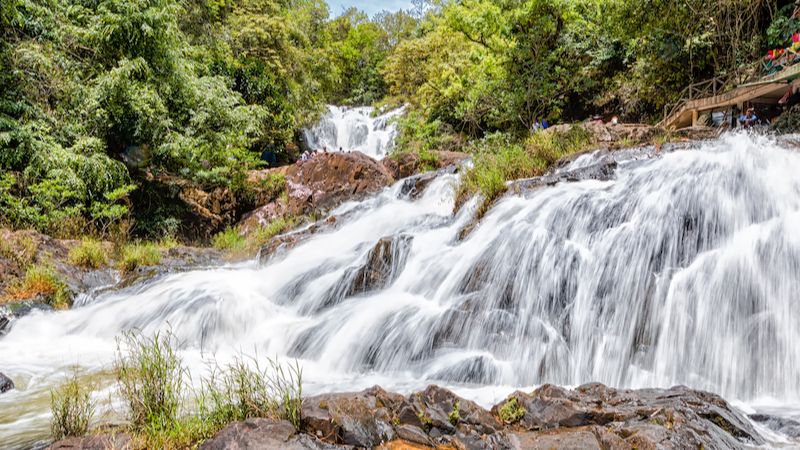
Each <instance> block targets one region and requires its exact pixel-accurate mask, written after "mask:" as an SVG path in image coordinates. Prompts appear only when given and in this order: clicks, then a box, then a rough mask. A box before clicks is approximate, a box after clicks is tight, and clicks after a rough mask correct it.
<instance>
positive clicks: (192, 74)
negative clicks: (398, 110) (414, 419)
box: [0, 0, 797, 235]
mask: <svg viewBox="0 0 800 450" xmlns="http://www.w3.org/2000/svg"><path fill="white" fill-rule="evenodd" d="M413 3H414V4H415V7H414V8H413V9H412V10H409V11H400V12H395V13H382V14H378V15H376V16H374V17H371V18H370V17H368V16H367V15H366V14H364V13H362V12H359V11H357V10H355V9H350V10H347V11H344V12H343V13H342V14H341V15H339V16H338V17H333V18H332V17H331V16H330V14H329V11H328V7H327V5H326V3H325V2H324V1H322V0H4V1H3V2H2V3H0V26H1V27H2V29H0V224H2V225H6V226H12V227H20V228H21V227H35V228H37V229H39V230H42V231H45V232H49V233H53V234H61V235H75V234H81V233H82V232H85V231H87V230H90V231H93V232H95V233H97V234H106V233H109V232H111V231H112V230H114V229H116V228H120V227H119V224H120V223H124V222H125V219H126V218H128V217H129V216H130V214H131V212H132V211H133V212H134V213H135V212H137V211H138V212H139V215H138V216H136V218H137V220H138V221H139V224H140V225H142V224H147V227H149V228H151V229H155V228H158V229H163V230H166V229H174V228H175V227H168V226H165V225H164V223H169V220H172V221H173V222H174V221H177V220H178V219H177V218H176V216H177V213H175V212H172V211H170V210H169V209H168V208H161V207H160V206H159V207H158V208H153V207H152V204H153V201H154V199H155V198H156V197H157V194H153V192H152V191H150V190H148V189H146V186H145V185H146V184H147V183H148V181H147V180H150V179H152V178H153V177H154V176H156V177H157V176H158V174H160V173H168V174H171V175H176V176H178V177H181V178H184V179H189V180H192V181H194V182H196V183H199V184H201V185H203V186H207V187H214V186H227V187H230V188H233V189H234V190H237V189H239V190H241V189H242V188H243V186H242V183H243V180H244V176H243V173H244V171H245V170H246V169H249V168H253V167H256V166H258V165H259V164H260V161H259V159H260V156H261V155H262V154H265V153H267V154H269V153H271V154H272V155H273V156H272V157H271V160H273V161H274V160H275V159H276V157H277V160H278V161H281V162H289V161H291V160H292V158H293V157H294V153H295V148H296V139H297V136H298V131H299V130H300V129H301V128H302V127H303V126H305V125H307V124H309V123H310V122H311V121H313V120H314V119H315V118H316V117H317V116H318V114H319V113H320V112H321V111H322V110H323V105H324V104H325V103H338V104H400V103H407V104H409V105H410V114H409V115H408V117H407V118H406V119H405V120H404V121H403V124H402V128H403V130H404V131H405V132H404V137H402V138H401V141H400V143H401V146H400V147H401V148H415V149H419V150H421V151H423V152H429V151H431V150H435V149H437V148H443V147H444V148H452V147H453V146H457V147H458V146H461V147H463V145H464V144H465V143H467V142H471V141H479V140H480V139H482V138H484V137H485V136H487V135H490V134H493V133H498V132H500V133H505V134H508V135H509V136H518V137H519V136H523V134H524V133H525V132H526V131H527V130H528V129H529V128H530V126H531V125H532V124H533V123H534V122H536V121H538V120H540V119H541V118H547V119H549V120H550V121H551V122H554V121H572V120H578V119H583V118H585V117H586V116H588V115H592V114H598V113H609V114H612V113H613V114H617V115H619V116H621V117H623V118H627V119H632V120H641V121H656V120H657V119H658V118H659V117H660V114H661V111H662V108H663V107H664V106H665V105H666V104H668V103H670V102H671V101H674V100H675V99H676V98H677V96H678V95H679V93H680V91H681V90H682V89H683V88H684V87H685V86H686V85H687V84H688V83H691V82H692V81H699V80H703V79H706V78H708V77H711V76H713V75H715V74H721V73H733V72H738V71H741V70H744V69H747V68H748V67H749V66H748V65H747V64H748V63H750V62H752V61H755V60H756V59H757V58H758V57H759V55H760V54H761V52H763V51H764V50H765V48H766V45H778V44H780V43H782V42H785V41H786V39H787V38H788V36H789V35H791V32H792V31H793V29H794V27H795V26H796V22H797V20H796V19H793V18H791V15H792V12H793V10H794V9H793V6H792V5H788V6H786V5H784V3H787V2H778V1H777V0H712V1H702V0H688V1H683V2H670V1H661V0H648V1H645V2H641V1H628V0H625V1H616V0H615V1H610V0H435V1H424V0H417V1H414V2H413ZM784 6H785V7H784ZM781 7H783V9H782V10H780V9H779V8H781ZM773 19H774V20H773ZM490 141H491V140H490ZM517 142H519V141H517ZM145 204H147V205H150V206H148V207H145V206H143V205H145ZM153 215H160V216H159V217H158V218H157V219H154V218H153V217H151V216H153ZM161 216H163V217H161ZM151 224H161V225H158V226H156V225H151ZM159 227H160V228H159ZM122 228H123V229H125V230H126V229H127V228H126V227H122Z"/></svg>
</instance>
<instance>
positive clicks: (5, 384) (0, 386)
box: [0, 372, 14, 394]
mask: <svg viewBox="0 0 800 450" xmlns="http://www.w3.org/2000/svg"><path fill="white" fill-rule="evenodd" d="M12 389H14V382H13V381H11V378H8V377H7V376H5V375H4V374H3V373H2V372H0V394H2V393H3V392H8V391H10V390H12Z"/></svg>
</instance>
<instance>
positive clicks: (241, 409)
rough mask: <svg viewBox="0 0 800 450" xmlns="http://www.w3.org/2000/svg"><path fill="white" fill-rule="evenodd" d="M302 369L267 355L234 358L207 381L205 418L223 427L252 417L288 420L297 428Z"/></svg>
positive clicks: (299, 411)
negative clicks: (263, 358)
mask: <svg viewBox="0 0 800 450" xmlns="http://www.w3.org/2000/svg"><path fill="white" fill-rule="evenodd" d="M302 395H303V371H302V369H301V368H300V366H299V364H297V362H295V363H294V364H291V365H287V366H284V365H282V364H280V363H279V362H278V361H276V360H272V359H268V360H267V365H266V366H264V367H262V366H261V365H260V364H259V363H258V361H256V360H255V359H252V360H250V361H247V360H245V359H244V358H237V359H235V360H234V362H233V363H231V364H230V365H228V366H227V367H226V368H225V369H223V370H221V371H220V372H219V373H217V374H215V375H213V376H212V377H211V379H210V380H209V381H208V383H207V393H206V399H207V402H208V404H209V405H208V406H209V412H208V420H210V421H211V422H212V423H214V424H216V426H217V427H218V428H219V427H222V426H224V425H226V424H228V423H231V422H236V421H241V420H246V419H249V418H253V417H274V418H280V419H285V420H288V421H289V422H291V423H292V425H294V427H295V428H296V429H298V430H299V429H300V426H301V423H302V411H301V406H302Z"/></svg>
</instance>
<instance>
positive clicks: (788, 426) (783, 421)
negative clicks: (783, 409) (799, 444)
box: [749, 414, 800, 438]
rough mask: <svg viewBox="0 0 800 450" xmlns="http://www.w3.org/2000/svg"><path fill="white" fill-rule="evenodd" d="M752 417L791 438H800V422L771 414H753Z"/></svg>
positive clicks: (755, 420)
mask: <svg viewBox="0 0 800 450" xmlns="http://www.w3.org/2000/svg"><path fill="white" fill-rule="evenodd" d="M749 417H750V419H752V420H753V421H754V422H758V423H760V424H762V425H764V426H766V427H767V428H769V429H770V430H772V431H776V432H778V433H780V434H782V435H784V436H788V437H790V438H800V422H798V421H796V420H792V419H787V418H784V417H777V416H772V415H769V414H751V415H750V416H749Z"/></svg>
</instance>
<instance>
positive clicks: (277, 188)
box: [258, 172, 286, 200]
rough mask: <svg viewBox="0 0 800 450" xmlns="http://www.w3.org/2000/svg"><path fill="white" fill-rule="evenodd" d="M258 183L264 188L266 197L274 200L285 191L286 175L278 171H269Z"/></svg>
mask: <svg viewBox="0 0 800 450" xmlns="http://www.w3.org/2000/svg"><path fill="white" fill-rule="evenodd" d="M258 184H259V187H260V188H261V189H263V190H264V195H265V196H266V197H267V198H269V199H270V200H275V199H277V198H278V197H280V196H281V195H283V193H284V192H286V175H284V174H282V173H280V172H270V173H268V174H267V176H266V177H264V178H262V179H261V180H260V181H259V182H258Z"/></svg>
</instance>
